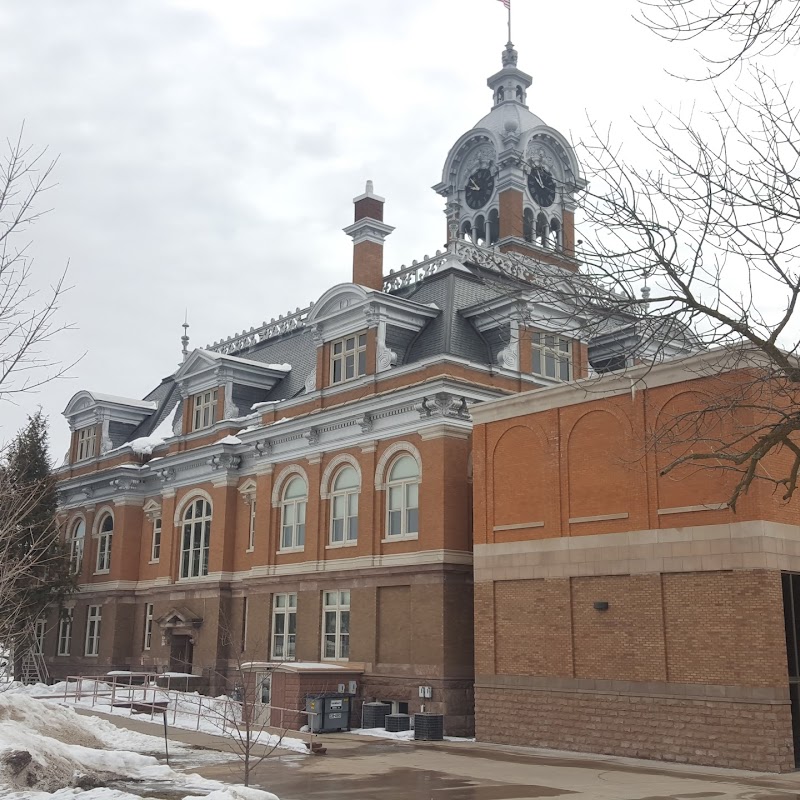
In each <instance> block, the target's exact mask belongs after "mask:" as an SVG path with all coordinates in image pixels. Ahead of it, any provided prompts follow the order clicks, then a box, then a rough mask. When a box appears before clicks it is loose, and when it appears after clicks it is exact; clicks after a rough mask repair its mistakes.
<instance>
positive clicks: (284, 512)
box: [280, 474, 308, 553]
mask: <svg viewBox="0 0 800 800" xmlns="http://www.w3.org/2000/svg"><path fill="white" fill-rule="evenodd" d="M295 481H300V482H302V484H303V486H305V490H306V491H305V494H303V495H302V496H300V495H298V496H297V497H292V498H287V497H286V495H287V493H288V492H289V488H290V487H291V486H292V484H294V483H295ZM281 498H282V499H281V530H280V537H281V540H280V552H284V553H285V552H292V551H300V550H305V546H306V509H307V506H308V483H307V482H306V479H305V478H304V477H303V476H302V475H297V474H295V475H292V476H291V477H290V478H289V479H288V480H287V481H286V486H284V487H283V491H282V492H281ZM287 534H288V536H287Z"/></svg>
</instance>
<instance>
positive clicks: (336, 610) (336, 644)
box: [322, 590, 350, 661]
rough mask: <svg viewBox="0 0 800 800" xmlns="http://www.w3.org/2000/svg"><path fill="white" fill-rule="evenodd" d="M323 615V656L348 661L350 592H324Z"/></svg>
mask: <svg viewBox="0 0 800 800" xmlns="http://www.w3.org/2000/svg"><path fill="white" fill-rule="evenodd" d="M322 617H323V622H322V625H323V627H322V657H323V658H325V659H331V658H332V659H337V660H338V661H347V660H348V659H349V658H350V592H349V591H341V590H339V591H335V592H323V594H322Z"/></svg>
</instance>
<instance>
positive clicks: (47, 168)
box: [0, 130, 72, 401]
mask: <svg viewBox="0 0 800 800" xmlns="http://www.w3.org/2000/svg"><path fill="white" fill-rule="evenodd" d="M55 165H56V160H55V159H51V160H49V159H48V157H47V151H46V149H45V150H40V151H36V150H34V149H33V148H32V147H31V146H29V145H26V144H24V142H23V130H20V133H19V136H18V137H17V138H16V139H15V140H11V139H10V140H7V141H6V147H5V153H4V154H3V155H2V156H0V401H3V400H5V401H10V400H13V399H14V398H15V397H17V396H19V395H22V394H24V393H26V392H31V391H34V390H35V389H37V388H39V387H40V386H42V385H43V384H44V383H46V382H48V381H50V380H53V379H54V378H57V377H60V376H62V375H64V373H65V372H66V371H67V370H68V369H69V368H70V367H71V366H72V365H69V366H63V365H59V364H57V363H56V362H54V361H53V360H52V359H50V358H48V357H47V356H46V355H45V353H44V352H43V346H44V345H45V344H47V343H48V342H49V341H50V340H51V339H52V338H53V336H55V335H56V334H57V333H59V332H60V331H63V330H65V329H66V328H68V327H69V326H68V325H65V324H63V323H60V322H59V321H58V320H57V313H58V309H59V305H60V302H61V299H62V297H63V294H64V292H65V291H66V286H65V283H64V280H65V277H66V268H65V270H64V271H63V272H62V273H61V275H60V277H59V278H58V280H56V282H55V284H53V285H52V286H50V287H49V289H47V291H46V292H43V293H42V292H39V291H37V290H36V289H34V288H33V283H34V281H33V277H34V273H33V259H32V257H31V256H30V254H29V250H30V243H29V242H28V241H26V240H25V238H24V237H25V234H26V233H27V232H28V230H29V229H30V227H31V226H32V225H33V224H34V223H35V222H36V221H37V220H39V219H40V217H41V216H42V214H44V213H46V210H44V209H40V208H39V207H38V206H39V203H40V201H41V199H42V195H43V194H44V193H45V192H46V191H47V190H48V189H49V188H50V187H51V186H52V175H53V170H54V168H55Z"/></svg>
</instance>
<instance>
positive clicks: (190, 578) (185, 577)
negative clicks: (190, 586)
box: [176, 575, 208, 583]
mask: <svg viewBox="0 0 800 800" xmlns="http://www.w3.org/2000/svg"><path fill="white" fill-rule="evenodd" d="M207 580H208V575H181V576H180V577H179V578H178V580H177V581H176V583H188V582H191V581H207Z"/></svg>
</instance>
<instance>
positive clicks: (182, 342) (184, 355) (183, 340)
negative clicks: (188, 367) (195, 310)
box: [181, 308, 189, 361]
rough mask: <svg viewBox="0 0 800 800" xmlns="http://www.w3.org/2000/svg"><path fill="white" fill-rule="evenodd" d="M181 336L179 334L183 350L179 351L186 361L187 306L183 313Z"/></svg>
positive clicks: (187, 353)
mask: <svg viewBox="0 0 800 800" xmlns="http://www.w3.org/2000/svg"><path fill="white" fill-rule="evenodd" d="M181 327H182V328H183V336H181V344H182V345H183V350H181V353H182V355H183V360H184V361H186V358H187V356H188V355H189V309H188V308H187V309H186V311H185V313H184V315H183V325H181Z"/></svg>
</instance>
